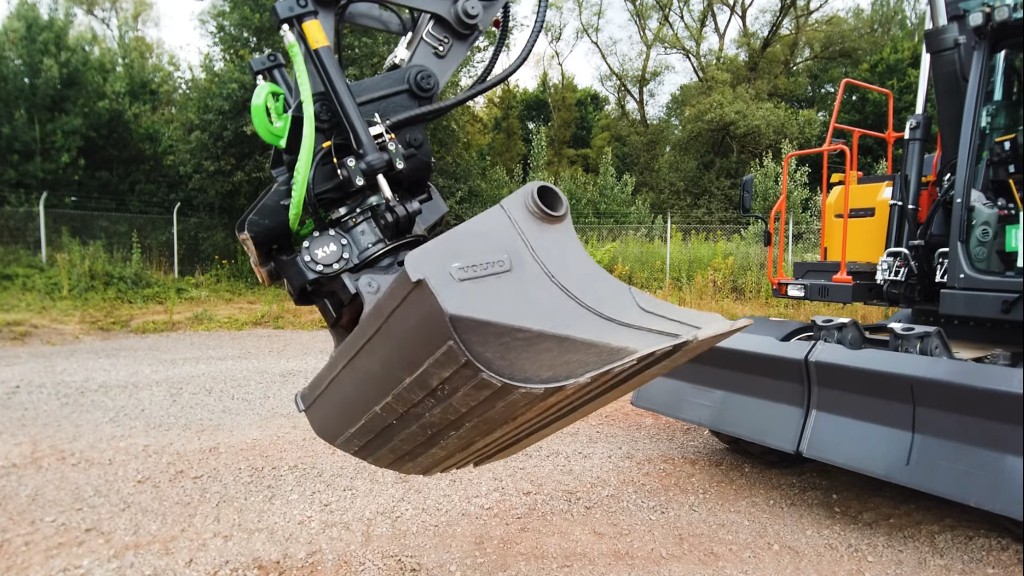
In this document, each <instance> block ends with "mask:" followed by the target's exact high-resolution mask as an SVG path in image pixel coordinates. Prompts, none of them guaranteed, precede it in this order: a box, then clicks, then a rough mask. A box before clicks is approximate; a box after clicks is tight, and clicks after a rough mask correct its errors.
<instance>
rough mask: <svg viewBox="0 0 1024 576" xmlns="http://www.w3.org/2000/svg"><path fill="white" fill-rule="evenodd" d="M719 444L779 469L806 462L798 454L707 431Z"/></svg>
mask: <svg viewBox="0 0 1024 576" xmlns="http://www.w3.org/2000/svg"><path fill="white" fill-rule="evenodd" d="M708 432H710V433H711V435H712V436H714V437H715V438H716V439H717V440H718V441H719V442H721V443H722V444H724V445H726V446H727V447H728V448H729V449H730V450H735V451H737V452H740V453H742V454H743V455H745V456H752V457H753V458H754V459H756V460H759V461H761V462H763V463H765V464H770V465H772V466H776V467H779V468H789V467H792V466H797V465H799V464H803V463H805V462H807V459H806V458H804V457H803V456H801V455H800V454H790V453H789V452H783V451H782V450H776V449H775V448H769V447H767V446H761V445H760V444H757V443H755V442H751V441H749V440H743V439H741V438H737V437H735V436H730V435H728V434H723V433H721V432H717V431H715V430H708Z"/></svg>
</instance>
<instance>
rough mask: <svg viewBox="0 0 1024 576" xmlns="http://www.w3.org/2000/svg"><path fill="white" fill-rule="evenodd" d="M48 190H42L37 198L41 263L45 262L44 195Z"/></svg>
mask: <svg viewBox="0 0 1024 576" xmlns="http://www.w3.org/2000/svg"><path fill="white" fill-rule="evenodd" d="M49 193H50V192H49V190H43V197H42V198H40V199H39V245H40V247H41V248H42V253H43V264H46V195H47V194H49Z"/></svg>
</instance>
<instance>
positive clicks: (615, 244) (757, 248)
mask: <svg viewBox="0 0 1024 576" xmlns="http://www.w3.org/2000/svg"><path fill="white" fill-rule="evenodd" d="M600 220H601V218H600V217H590V218H586V219H580V221H581V222H582V223H577V224H576V232H577V234H578V236H579V237H580V240H581V241H582V242H583V243H584V245H586V247H587V249H588V251H589V252H590V254H591V255H592V256H593V257H594V259H595V260H596V261H597V262H598V263H599V264H601V265H602V266H604V267H605V268H606V269H608V270H610V271H612V272H614V273H615V274H616V276H618V277H619V278H621V279H623V280H624V281H626V282H628V283H630V284H632V285H634V286H638V287H640V288H643V289H647V290H658V289H660V288H663V287H666V286H669V285H677V286H680V285H687V284H690V283H693V282H695V281H698V280H699V279H704V280H708V281H712V282H714V283H715V284H716V286H719V287H722V288H725V289H727V290H730V291H731V292H733V293H734V294H736V295H738V296H756V295H766V292H767V290H768V283H767V278H766V269H767V266H768V248H767V247H765V246H764V225H763V224H762V223H761V222H759V221H757V220H752V219H747V218H741V217H735V218H734V217H722V218H716V219H701V220H690V219H679V218H677V217H675V216H673V215H669V214H666V215H665V216H663V217H662V218H659V220H660V221H661V222H659V223H657V224H640V225H637V224H619V225H616V224H601V223H598V222H599V221H600ZM819 229H820V227H819V226H806V225H805V226H793V225H788V226H787V229H786V239H785V250H784V253H783V268H784V270H785V271H786V273H787V274H789V273H792V262H793V261H794V260H795V261H805V260H811V261H816V260H818V251H819V238H820V236H819ZM776 232H777V228H776ZM776 241H778V238H776ZM776 249H777V248H776Z"/></svg>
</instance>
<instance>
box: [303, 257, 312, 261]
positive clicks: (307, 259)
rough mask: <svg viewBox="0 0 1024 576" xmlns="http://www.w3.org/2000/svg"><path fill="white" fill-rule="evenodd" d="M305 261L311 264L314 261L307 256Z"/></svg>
mask: <svg viewBox="0 0 1024 576" xmlns="http://www.w3.org/2000/svg"><path fill="white" fill-rule="evenodd" d="M303 260H305V261H306V262H310V261H312V260H313V258H311V257H309V256H306V257H305V258H303Z"/></svg>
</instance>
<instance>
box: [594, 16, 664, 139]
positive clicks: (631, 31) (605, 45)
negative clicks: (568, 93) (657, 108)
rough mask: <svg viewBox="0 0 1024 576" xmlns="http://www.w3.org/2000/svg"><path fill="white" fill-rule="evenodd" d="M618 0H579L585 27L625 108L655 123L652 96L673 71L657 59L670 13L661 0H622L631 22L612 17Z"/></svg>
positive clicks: (606, 81) (603, 77)
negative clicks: (614, 3) (614, 2)
mask: <svg viewBox="0 0 1024 576" xmlns="http://www.w3.org/2000/svg"><path fill="white" fill-rule="evenodd" d="M613 1H614V0H574V2H575V6H576V11H577V13H578V14H579V22H580V29H581V31H582V32H583V35H584V37H585V38H586V39H587V41H588V42H589V43H590V46H591V47H592V48H593V49H594V51H595V52H596V53H597V56H598V58H599V59H600V61H601V62H602V63H603V64H604V70H603V71H602V73H601V74H600V75H599V78H600V81H601V84H602V86H603V87H604V88H605V90H607V91H608V93H609V94H611V96H612V98H613V100H614V103H615V105H616V106H617V107H618V108H619V109H620V110H622V111H623V112H626V111H635V113H636V114H637V116H638V118H639V120H640V123H641V124H642V125H644V126H647V125H648V124H650V121H651V116H652V111H651V110H650V103H651V100H652V99H653V98H654V95H655V93H656V91H657V89H658V88H659V86H660V83H661V82H662V80H663V79H664V77H665V74H666V73H667V72H668V71H669V67H668V65H667V64H666V63H665V62H664V61H662V60H661V59H659V58H658V55H659V51H660V49H661V48H662V46H663V45H664V35H665V32H666V30H667V29H668V22H667V20H668V16H667V15H666V13H665V12H664V11H662V10H660V9H659V7H658V5H657V3H656V0H622V2H623V8H625V14H626V22H615V21H613V18H614V15H615V14H617V13H618V12H617V11H616V10H615V9H614V7H613V6H611V5H612V3H613Z"/></svg>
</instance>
